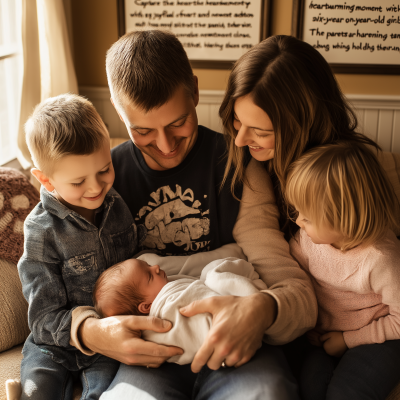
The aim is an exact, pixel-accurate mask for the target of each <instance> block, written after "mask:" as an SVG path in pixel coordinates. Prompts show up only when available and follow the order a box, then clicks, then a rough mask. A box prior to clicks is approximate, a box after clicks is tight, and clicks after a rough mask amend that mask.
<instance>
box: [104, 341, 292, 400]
mask: <svg viewBox="0 0 400 400" xmlns="http://www.w3.org/2000/svg"><path fill="white" fill-rule="evenodd" d="M155 399H157V400H190V399H196V400H217V399H218V400H244V399H245V400H256V399H270V400H297V399H299V397H298V391H297V384H296V382H295V379H294V377H293V375H292V374H291V372H290V369H289V366H288V364H287V362H286V359H285V356H284V355H283V352H282V350H281V349H280V348H279V347H275V346H270V345H267V344H265V343H264V344H263V345H262V347H261V348H260V349H259V350H258V351H257V353H256V354H255V355H254V357H253V358H252V359H251V360H250V361H249V362H248V363H247V364H244V365H242V366H241V367H239V368H220V369H219V370H217V371H212V370H210V369H209V368H208V367H203V369H202V370H201V371H200V373H198V374H194V373H192V372H191V370H190V364H187V365H178V364H172V363H164V364H163V365H161V367H160V368H157V369H151V368H145V367H129V366H127V365H124V364H121V367H120V369H119V371H118V374H117V375H116V377H115V379H114V381H113V383H112V384H111V386H110V388H109V389H108V390H107V391H106V392H105V393H104V394H103V396H101V400H155Z"/></svg>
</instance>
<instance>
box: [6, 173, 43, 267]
mask: <svg viewBox="0 0 400 400" xmlns="http://www.w3.org/2000/svg"><path fill="white" fill-rule="evenodd" d="M38 202H39V193H38V192H37V190H36V189H35V188H34V187H33V186H32V185H31V184H30V183H29V181H28V178H27V177H26V176H25V175H24V174H22V173H21V172H19V171H17V170H16V169H13V168H0V258H2V259H5V260H8V261H11V262H13V263H15V264H16V263H17V262H18V260H19V259H20V257H21V256H22V253H23V251H24V231H23V228H24V221H25V218H26V217H27V215H28V214H29V213H30V212H31V210H32V209H33V207H35V205H36V204H37V203H38Z"/></svg>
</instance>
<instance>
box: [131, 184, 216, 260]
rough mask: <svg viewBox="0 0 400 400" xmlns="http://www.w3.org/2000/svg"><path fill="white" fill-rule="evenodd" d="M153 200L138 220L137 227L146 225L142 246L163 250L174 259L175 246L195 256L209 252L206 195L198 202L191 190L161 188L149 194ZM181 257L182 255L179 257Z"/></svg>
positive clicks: (208, 214) (208, 220)
mask: <svg viewBox="0 0 400 400" xmlns="http://www.w3.org/2000/svg"><path fill="white" fill-rule="evenodd" d="M150 197H151V198H152V200H150V201H149V202H148V203H147V205H146V206H143V207H142V208H141V209H140V210H139V212H138V214H137V215H136V216H135V221H136V223H137V224H138V225H139V224H143V225H144V226H145V227H146V229H147V235H146V237H145V239H144V240H143V242H142V243H141V246H142V247H143V248H146V249H155V250H162V251H163V253H166V254H167V255H173V254H174V249H175V251H176V246H178V247H182V249H183V251H184V252H187V253H189V254H193V252H197V251H207V250H209V249H210V248H209V244H210V210H209V207H208V198H207V195H206V194H205V195H203V196H202V199H201V201H200V200H199V199H195V195H194V192H193V190H192V189H190V188H182V187H181V186H179V185H178V184H177V185H175V188H171V187H170V186H169V185H167V186H162V187H160V188H158V189H157V190H156V191H154V192H152V193H150ZM180 254H182V253H180Z"/></svg>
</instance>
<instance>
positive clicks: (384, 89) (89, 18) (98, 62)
mask: <svg viewBox="0 0 400 400" xmlns="http://www.w3.org/2000/svg"><path fill="white" fill-rule="evenodd" d="M70 1H71V18H72V28H73V38H74V43H73V48H74V59H75V68H76V73H77V77H78V83H79V86H106V85H107V79H106V74H105V68H104V60H105V53H106V51H107V49H108V48H109V47H110V46H111V45H112V43H114V42H115V41H116V40H117V39H118V22H117V1H116V0H70ZM271 1H272V2H273V7H272V24H271V30H272V34H274V35H278V34H283V35H290V30H291V17H292V1H293V0H271ZM194 72H195V74H196V75H197V76H198V77H199V86H200V89H203V90H224V89H225V86H226V83H227V80H228V75H229V71H224V70H206V69H195V70H194ZM337 79H338V81H339V84H340V86H341V88H342V90H343V92H344V93H346V94H371V95H399V94H400V76H394V75H353V74H351V75H350V74H338V75H337Z"/></svg>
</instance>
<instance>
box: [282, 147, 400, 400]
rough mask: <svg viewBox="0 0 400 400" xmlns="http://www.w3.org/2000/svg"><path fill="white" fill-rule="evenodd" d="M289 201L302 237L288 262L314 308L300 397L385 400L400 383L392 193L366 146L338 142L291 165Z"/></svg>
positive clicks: (398, 271)
mask: <svg viewBox="0 0 400 400" xmlns="http://www.w3.org/2000/svg"><path fill="white" fill-rule="evenodd" d="M285 197H286V200H287V202H288V203H289V204H291V205H292V206H293V207H294V208H295V209H296V210H297V219H296V223H297V225H299V226H300V228H301V229H300V230H299V231H298V232H297V234H296V236H295V237H294V238H293V239H291V241H290V249H291V253H292V255H293V256H294V257H295V258H296V260H297V261H298V262H299V264H300V266H301V267H302V268H303V269H304V270H305V271H306V272H308V273H309V275H310V277H311V279H312V282H313V285H314V289H315V294H316V296H317V300H318V313H319V314H318V322H317V326H316V328H315V329H314V330H312V331H310V332H309V333H308V335H307V337H308V340H309V342H310V344H311V346H309V349H308V351H307V355H306V357H305V360H304V365H303V369H302V373H301V380H300V381H301V382H300V387H301V393H302V396H303V398H304V399H306V400H308V399H325V398H326V399H345V398H346V399H347V398H351V399H360V398H363V399H364V398H366V397H368V396H370V397H371V398H374V399H385V398H386V396H387V395H388V394H389V393H390V391H391V390H392V388H393V387H394V386H395V385H396V383H397V382H398V380H399V378H400V369H399V365H400V340H398V339H400V265H399V263H400V242H399V240H398V239H397V238H396V236H395V235H394V233H393V232H392V230H391V228H393V227H394V226H396V224H397V223H396V218H395V211H396V207H397V199H396V197H395V194H394V193H393V189H392V187H391V184H390V182H389V181H388V178H387V176H386V174H385V172H384V171H383V170H382V167H381V166H380V164H379V162H378V161H377V159H376V157H375V155H374V154H373V152H372V151H371V150H369V149H368V148H367V147H366V146H365V145H363V144H360V143H356V142H351V141H348V142H339V143H337V144H331V145H326V146H322V147H316V148H314V149H312V150H310V151H309V152H307V153H305V154H304V155H303V156H302V157H300V158H299V159H298V160H297V161H295V162H294V163H293V164H292V165H291V166H290V168H289V170H288V177H287V185H286V193H285ZM354 371H357V372H356V375H355V373H354ZM350 377H352V378H350ZM357 377H361V379H359V380H358V379H357ZM343 393H346V395H345V396H344V394H343ZM349 396H350V397H349ZM370 397H368V398H370Z"/></svg>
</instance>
